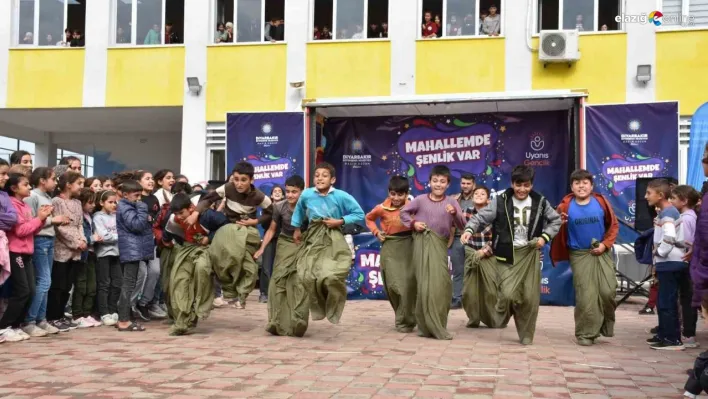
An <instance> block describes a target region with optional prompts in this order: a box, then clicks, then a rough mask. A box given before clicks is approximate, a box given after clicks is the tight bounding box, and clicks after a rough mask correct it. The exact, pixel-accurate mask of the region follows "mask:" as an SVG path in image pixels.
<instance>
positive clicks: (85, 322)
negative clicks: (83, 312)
mask: <svg viewBox="0 0 708 399" xmlns="http://www.w3.org/2000/svg"><path fill="white" fill-rule="evenodd" d="M74 323H76V324H77V326H78V327H77V328H91V327H93V323H91V322H90V321H88V320H86V319H85V318H83V317H81V318H79V319H74Z"/></svg>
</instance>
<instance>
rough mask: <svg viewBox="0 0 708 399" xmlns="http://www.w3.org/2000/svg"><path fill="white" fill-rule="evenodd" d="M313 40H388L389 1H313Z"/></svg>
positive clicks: (311, 37)
mask: <svg viewBox="0 0 708 399" xmlns="http://www.w3.org/2000/svg"><path fill="white" fill-rule="evenodd" d="M311 4H312V8H313V10H312V22H313V24H312V35H311V36H310V39H311V40H331V39H334V40H363V39H385V38H388V0H313V1H312V3H311Z"/></svg>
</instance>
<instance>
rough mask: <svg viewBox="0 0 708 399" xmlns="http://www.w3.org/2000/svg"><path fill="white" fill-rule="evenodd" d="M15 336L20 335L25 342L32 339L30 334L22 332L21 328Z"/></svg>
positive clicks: (16, 330) (16, 331) (16, 329)
mask: <svg viewBox="0 0 708 399" xmlns="http://www.w3.org/2000/svg"><path fill="white" fill-rule="evenodd" d="M15 334H18V335H19V336H20V337H22V339H24V340H28V339H30V336H29V334H27V333H26V332H24V331H22V330H21V329H19V328H15Z"/></svg>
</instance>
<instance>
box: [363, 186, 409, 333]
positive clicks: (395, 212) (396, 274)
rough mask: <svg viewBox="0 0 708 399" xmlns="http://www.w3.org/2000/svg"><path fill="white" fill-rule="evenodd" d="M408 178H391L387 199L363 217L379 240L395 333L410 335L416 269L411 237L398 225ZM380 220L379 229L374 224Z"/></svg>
mask: <svg viewBox="0 0 708 399" xmlns="http://www.w3.org/2000/svg"><path fill="white" fill-rule="evenodd" d="M409 190H410V188H409V186H408V179H407V178H405V177H402V176H393V177H391V179H390V180H389V183H388V198H386V200H385V201H384V202H383V204H380V205H377V206H376V207H375V208H374V209H373V210H372V211H371V212H369V213H368V214H367V215H366V227H368V228H369V230H371V233H372V234H373V235H374V236H375V237H376V238H378V239H379V241H381V253H380V255H381V274H382V277H383V286H384V292H386V297H387V298H388V301H389V303H391V307H392V308H393V312H394V314H395V315H396V319H395V323H396V324H395V325H396V331H398V332H402V333H409V332H412V331H413V328H415V298H416V297H415V290H416V286H415V270H414V269H413V267H412V265H411V254H412V253H413V235H412V232H411V230H410V228H408V227H407V226H404V225H403V223H401V216H400V213H401V208H402V207H403V206H405V205H407V204H408V201H407V198H408V192H409ZM378 219H381V230H379V227H378V226H377V225H376V221H377V220H378Z"/></svg>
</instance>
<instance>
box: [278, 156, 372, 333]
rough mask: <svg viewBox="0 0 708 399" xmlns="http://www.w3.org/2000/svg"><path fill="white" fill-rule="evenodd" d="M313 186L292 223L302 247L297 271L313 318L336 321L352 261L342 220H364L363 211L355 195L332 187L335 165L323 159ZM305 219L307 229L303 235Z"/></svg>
mask: <svg viewBox="0 0 708 399" xmlns="http://www.w3.org/2000/svg"><path fill="white" fill-rule="evenodd" d="M314 181H315V187H311V188H308V189H306V190H305V191H304V192H303V193H302V195H301V196H300V199H299V200H298V202H297V204H296V205H295V211H294V212H293V217H292V220H291V224H292V226H293V227H295V231H294V232H293V240H294V241H295V243H298V244H299V243H300V239H301V238H302V239H303V241H304V242H303V244H302V245H303V246H304V247H303V248H304V249H303V250H302V251H300V252H298V254H297V255H296V262H297V269H298V274H300V276H301V278H302V284H303V287H305V291H306V292H307V294H308V295H309V297H310V312H311V313H312V320H322V319H324V318H325V317H327V320H329V322H330V323H332V324H337V323H339V320H340V318H341V317H342V311H343V310H344V305H345V303H346V301H347V287H346V278H347V275H348V274H349V268H350V267H351V264H352V252H351V250H350V249H349V244H347V241H346V240H345V238H344V234H342V231H341V227H342V226H343V225H345V224H363V222H364V211H363V210H362V209H361V206H359V204H358V203H357V202H356V200H355V199H354V197H352V196H351V195H349V194H348V193H346V192H344V191H342V190H337V189H335V188H334V186H333V185H334V183H335V181H336V178H335V170H334V166H332V165H330V164H328V163H322V164H319V165H317V166H316V167H315V179H314ZM305 220H307V221H309V225H308V228H307V233H306V234H305V236H304V237H302V227H303V226H304V223H305Z"/></svg>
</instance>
